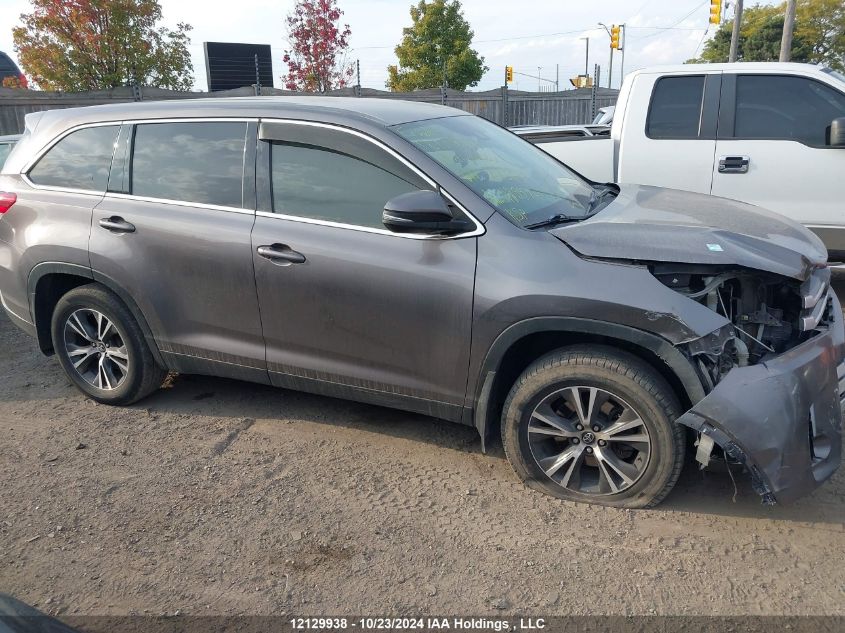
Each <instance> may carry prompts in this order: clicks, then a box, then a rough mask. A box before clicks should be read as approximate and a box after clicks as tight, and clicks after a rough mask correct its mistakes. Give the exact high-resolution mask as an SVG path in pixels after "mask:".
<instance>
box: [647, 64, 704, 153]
mask: <svg viewBox="0 0 845 633" xmlns="http://www.w3.org/2000/svg"><path fill="white" fill-rule="evenodd" d="M703 98H704V75H694V76H691V77H662V78H661V79H658V80H657V83H656V84H655V86H654V92H653V93H652V95H651V106H650V108H649V112H648V121H647V122H646V134H647V136H648V137H649V138H653V139H697V138H698V132H699V129H700V126H701V106H702V102H703Z"/></svg>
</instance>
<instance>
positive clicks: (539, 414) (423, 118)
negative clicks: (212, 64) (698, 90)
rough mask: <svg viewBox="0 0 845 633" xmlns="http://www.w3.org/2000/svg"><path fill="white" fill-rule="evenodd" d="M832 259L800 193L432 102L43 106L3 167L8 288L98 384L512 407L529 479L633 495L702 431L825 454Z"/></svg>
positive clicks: (817, 457) (443, 407) (712, 445)
mask: <svg viewBox="0 0 845 633" xmlns="http://www.w3.org/2000/svg"><path fill="white" fill-rule="evenodd" d="M659 167H660V166H659V165H655V168H659ZM829 281H830V271H829V269H828V268H827V264H826V253H825V249H824V246H823V245H822V243H821V242H820V241H819V240H818V239H817V238H816V237H815V236H814V235H813V234H812V233H810V232H809V231H807V230H806V229H804V228H802V227H801V226H799V225H798V224H796V223H794V222H792V221H790V220H788V219H786V218H784V217H781V216H779V215H775V214H773V213H769V212H766V211H763V210H761V209H758V208H754V207H751V206H749V205H746V204H741V203H737V202H733V201H730V200H724V199H719V198H712V197H709V196H701V195H694V194H689V193H682V192H678V191H671V190H665V189H659V188H654V187H642V186H636V185H627V184H623V185H615V184H604V183H595V182H589V181H587V180H585V179H584V178H583V177H581V176H580V175H578V174H577V173H574V172H573V171H572V170H570V169H568V168H567V167H566V166H564V165H562V164H561V163H559V162H557V161H556V160H555V159H553V158H552V157H550V156H548V155H547V154H545V153H543V152H542V151H541V150H539V149H537V148H535V147H534V146H533V145H531V144H530V143H528V142H526V141H524V140H522V139H520V138H519V137H517V136H515V135H514V134H512V133H510V132H508V131H507V130H504V129H502V128H500V127H498V126H496V125H494V124H492V123H489V122H487V121H484V120H483V119H480V118H477V117H474V116H471V115H467V114H465V113H462V112H460V111H458V110H454V109H451V108H445V107H441V106H434V105H428V104H414V103H406V102H400V101H390V100H368V99H343V98H313V97H303V98H252V99H214V100H198V101H185V102H159V103H138V104H124V105H110V106H97V107H89V108H81V109H76V110H60V111H52V112H45V113H36V114H31V115H29V116H28V117H27V120H26V131H25V133H24V135H23V137H22V139H21V141H20V143H19V144H18V146H17V147H16V148H15V150H14V151H13V152H12V154H11V156H10V157H9V159H8V161H7V162H6V165H5V167H4V168H3V171H2V175H0V301H1V302H2V306H3V308H4V310H5V311H6V313H7V314H8V315H9V317H10V318H11V319H12V321H14V322H15V323H16V324H17V325H18V326H20V327H21V328H22V329H24V330H25V331H26V332H28V333H30V334H31V335H33V336H34V337H36V339H37V341H38V345H39V347H40V348H41V350H42V351H43V352H44V353H46V354H53V353H55V354H56V355H57V357H58V360H59V362H60V363H61V365H62V367H63V368H64V370H65V372H66V373H67V376H68V377H69V379H70V380H71V381H72V382H73V383H74V384H75V385H76V386H77V387H78V388H79V389H80V390H81V391H82V392H84V393H85V394H86V395H87V396H88V397H90V398H93V399H95V400H97V401H99V402H102V403H107V404H113V405H128V404H130V403H133V402H135V401H137V400H139V399H141V398H143V397H145V396H148V395H149V394H151V393H152V392H154V391H155V390H156V389H158V388H159V386H160V385H161V383H162V380H163V378H164V377H165V374H166V372H168V371H171V372H181V373H193V374H206V375H214V376H224V377H229V378H236V379H242V380H249V381H255V382H260V383H266V384H271V385H275V386H278V387H284V388H289V389H298V390H303V391H310V392H314V393H318V394H324V395H328V396H335V397H340V398H349V399H354V400H360V401H364V402H370V403H375V404H380V405H385V406H390V407H395V408H398V409H404V410H408V411H415V412H419V413H424V414H427V415H431V416H435V417H439V418H444V419H447V420H452V421H455V422H460V423H462V424H466V425H470V426H474V427H475V428H477V429H478V432H479V433H480V435H481V439H482V446H483V447H485V446H487V444H488V443H489V441H490V439H491V437H492V436H493V434H494V433H501V437H502V441H503V444H504V448H505V451H506V453H507V456H508V459H509V460H510V461H511V463H512V464H513V467H514V469H515V470H516V472H517V473H518V474H519V476H520V477H521V478H522V479H523V480H524V481H525V482H526V483H527V484H528V485H529V486H531V487H532V488H536V489H538V490H541V491H543V492H546V493H548V494H551V495H555V496H557V497H560V498H564V499H569V500H575V501H585V502H590V503H602V504H606V505H614V506H621V507H646V506H651V505H654V504H656V503H658V502H660V501H661V500H662V499H663V498H664V497H665V496H666V495H667V494H668V493H669V491H670V489H671V488H672V486H673V485H674V483H675V481H676V480H677V478H678V475H679V473H680V471H681V467H682V465H683V463H684V459H685V455H686V453H687V451H688V450H689V451H690V452H692V448H691V447H692V446H693V445H694V446H695V458H696V459H697V460H698V461H699V462H700V463H701V464H704V465H706V464H708V463H710V462H712V461H727V462H728V463H729V465H730V464H741V465H742V466H744V467H745V468H746V469H747V470H748V471H749V472H750V476H751V480H752V482H753V486H754V487H755V489H756V490H757V492H758V493H759V494H760V495H762V497H763V500H764V501H765V502H774V501H775V500H777V501H789V500H792V499H795V498H796V497H798V496H800V495H802V494H805V493H807V492H809V491H810V490H812V489H813V488H815V487H816V486H817V485H818V484H820V483H821V482H822V481H824V480H825V479H827V478H828V477H830V475H831V474H832V473H833V472H834V470H835V469H836V468H837V466H838V465H839V462H840V451H841V445H842V442H841V435H840V434H841V424H842V414H841V410H840V385H839V382H840V379H841V378H842V377H843V373H845V372H843V365H842V359H843V351H845V333H844V332H843V324H842V313H841V310H840V306H839V302H838V300H837V298H836V296H835V295H834V293H833V292H832V290H831V288H830V285H829Z"/></svg>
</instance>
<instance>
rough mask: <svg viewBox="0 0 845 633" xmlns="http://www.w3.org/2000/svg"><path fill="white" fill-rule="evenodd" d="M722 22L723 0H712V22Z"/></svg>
mask: <svg viewBox="0 0 845 633" xmlns="http://www.w3.org/2000/svg"><path fill="white" fill-rule="evenodd" d="M721 23H722V0H710V24H721Z"/></svg>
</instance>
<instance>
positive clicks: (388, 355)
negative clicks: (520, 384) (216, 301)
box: [252, 123, 476, 419]
mask: <svg viewBox="0 0 845 633" xmlns="http://www.w3.org/2000/svg"><path fill="white" fill-rule="evenodd" d="M265 130H266V131H267V133H266V134H265ZM261 136H262V139H263V140H259V152H258V155H259V160H258V170H259V171H258V179H257V180H258V183H259V193H258V197H259V209H263V211H261V210H260V211H259V213H258V215H257V218H256V224H255V229H254V231H253V237H252V247H253V256H254V261H255V275H256V282H257V286H258V295H259V302H260V306H261V318H262V323H263V326H264V338H265V341H266V344H267V364H268V369H269V370H270V377H271V380H272V381H273V383H274V384H276V385H278V386H282V387H291V388H296V389H302V390H306V391H313V392H317V393H323V394H326V395H335V396H342V397H347V398H352V399H359V400H362V401H368V402H376V403H381V404H386V405H390V406H394V407H397V408H405V409H409V410H414V411H419V412H423V413H426V414H430V415H434V416H438V417H443V418H448V419H458V418H459V417H460V414H461V407H462V404H463V401H464V395H465V391H466V378H467V367H468V363H469V349H470V335H471V321H472V300H473V281H474V275H475V259H476V239H475V238H474V237H463V238H461V237H460V236H458V237H454V238H445V239H440V238H433V237H430V236H424V237H423V239H419V236H415V237H409V236H400V235H396V234H393V233H391V232H389V231H387V230H386V229H385V228H384V226H383V225H382V223H381V214H382V210H383V207H384V205H385V203H386V202H387V201H388V200H389V199H390V198H393V197H394V196H397V195H399V194H402V193H406V192H409V191H413V190H417V189H433V188H434V185H433V184H432V183H430V182H428V181H427V180H426V179H425V178H424V177H422V176H421V175H420V174H419V173H418V172H417V171H416V170H414V169H412V168H411V167H410V166H409V165H408V164H406V163H404V162H403V161H402V160H400V159H399V158H398V157H397V156H395V155H394V154H392V153H391V152H390V151H389V150H387V149H385V148H384V147H383V146H381V145H380V144H379V143H377V142H376V141H374V140H372V139H370V138H369V137H365V136H363V135H360V134H358V133H354V132H350V131H348V130H345V129H343V128H335V127H330V126H323V125H310V124H292V123H272V124H270V123H263V124H262V135H261ZM262 182H263V183H265V185H264V189H262V185H261V183H262ZM262 194H263V195H262Z"/></svg>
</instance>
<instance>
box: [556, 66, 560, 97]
mask: <svg viewBox="0 0 845 633" xmlns="http://www.w3.org/2000/svg"><path fill="white" fill-rule="evenodd" d="M555 92H560V64H555Z"/></svg>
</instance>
